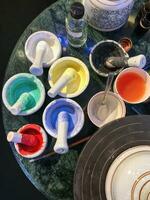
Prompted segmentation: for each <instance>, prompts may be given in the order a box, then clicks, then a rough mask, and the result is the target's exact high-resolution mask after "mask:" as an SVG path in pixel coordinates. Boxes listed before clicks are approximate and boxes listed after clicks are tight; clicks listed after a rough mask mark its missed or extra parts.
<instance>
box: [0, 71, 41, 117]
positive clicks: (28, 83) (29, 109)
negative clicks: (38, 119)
mask: <svg viewBox="0 0 150 200" xmlns="http://www.w3.org/2000/svg"><path fill="white" fill-rule="evenodd" d="M2 98H3V103H4V104H5V106H6V108H7V109H8V110H9V111H10V112H11V113H12V114H13V115H24V116H25V115H30V114H33V113H35V112H36V111H38V110H39V109H40V108H41V106H42V105H43V103H44V100H45V88H44V86H43V84H42V82H41V81H40V80H39V79H38V78H37V77H36V76H34V75H32V74H29V73H19V74H16V75H14V76H12V77H11V78H10V79H9V80H7V82H6V83H5V85H4V87H3V91H2Z"/></svg>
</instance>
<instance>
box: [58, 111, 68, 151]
mask: <svg viewBox="0 0 150 200" xmlns="http://www.w3.org/2000/svg"><path fill="white" fill-rule="evenodd" d="M57 123H58V125H57V141H56V143H55V146H54V151H55V152H56V153H58V154H64V153H67V152H68V150H69V147H68V143H67V135H68V126H69V121H68V113H67V112H64V111H62V112H60V113H59V114H58V118H57Z"/></svg>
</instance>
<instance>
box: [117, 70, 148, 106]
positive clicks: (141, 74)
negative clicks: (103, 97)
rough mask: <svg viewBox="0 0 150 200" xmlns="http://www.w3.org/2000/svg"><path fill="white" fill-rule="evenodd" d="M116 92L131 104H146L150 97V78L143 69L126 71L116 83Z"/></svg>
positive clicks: (118, 77)
mask: <svg viewBox="0 0 150 200" xmlns="http://www.w3.org/2000/svg"><path fill="white" fill-rule="evenodd" d="M114 92H115V93H117V94H118V95H119V96H120V98H121V99H122V100H124V101H125V102H127V103H130V104H138V103H142V102H145V101H146V100H147V99H148V98H149V97H150V76H149V74H148V73H147V72H146V71H144V70H143V69H140V68H136V67H130V68H127V69H124V70H123V71H122V72H120V74H119V75H118V76H117V78H116V80H115V82H114Z"/></svg>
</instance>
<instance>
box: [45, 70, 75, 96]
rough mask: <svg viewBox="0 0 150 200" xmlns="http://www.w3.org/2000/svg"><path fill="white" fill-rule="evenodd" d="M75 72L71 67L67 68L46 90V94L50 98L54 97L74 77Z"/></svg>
mask: <svg viewBox="0 0 150 200" xmlns="http://www.w3.org/2000/svg"><path fill="white" fill-rule="evenodd" d="M76 73H77V72H76V70H74V69H73V68H67V69H66V70H65V71H64V72H63V74H62V75H61V77H60V78H59V79H58V80H57V82H56V83H55V84H54V86H53V87H52V88H51V89H50V90H49V91H48V92H47V94H48V96H50V97H52V98H53V97H56V95H57V94H58V93H59V92H60V91H61V90H62V88H63V87H65V86H66V85H67V84H68V83H69V82H70V81H72V80H73V79H74V78H75V76H76Z"/></svg>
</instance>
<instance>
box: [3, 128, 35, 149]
mask: <svg viewBox="0 0 150 200" xmlns="http://www.w3.org/2000/svg"><path fill="white" fill-rule="evenodd" d="M7 141H8V142H13V143H16V144H18V143H19V144H24V145H27V146H31V147H32V146H35V145H37V143H38V141H37V138H36V137H35V136H33V135H29V134H20V133H18V132H13V131H10V132H9V133H8V134H7Z"/></svg>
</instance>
